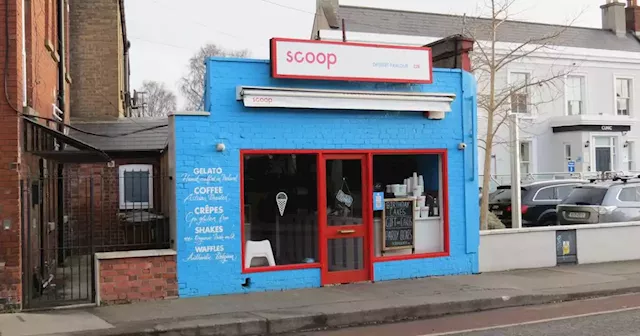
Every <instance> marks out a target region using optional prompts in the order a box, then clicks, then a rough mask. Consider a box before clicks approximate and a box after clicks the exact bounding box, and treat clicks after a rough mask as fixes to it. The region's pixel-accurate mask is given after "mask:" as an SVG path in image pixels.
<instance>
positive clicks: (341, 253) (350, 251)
mask: <svg viewBox="0 0 640 336" xmlns="http://www.w3.org/2000/svg"><path fill="white" fill-rule="evenodd" d="M362 244H363V238H362V237H350V238H336V239H329V240H328V242H327V252H328V254H329V255H328V257H329V258H328V260H329V272H337V271H354V270H360V269H363V268H364V253H362V252H363V247H364V246H363V245H362Z"/></svg>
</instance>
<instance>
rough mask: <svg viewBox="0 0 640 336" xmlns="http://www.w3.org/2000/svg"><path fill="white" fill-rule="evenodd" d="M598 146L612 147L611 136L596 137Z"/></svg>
mask: <svg viewBox="0 0 640 336" xmlns="http://www.w3.org/2000/svg"><path fill="white" fill-rule="evenodd" d="M595 139H596V141H595V143H596V147H610V146H611V138H609V137H596V138H595Z"/></svg>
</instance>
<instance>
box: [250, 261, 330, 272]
mask: <svg viewBox="0 0 640 336" xmlns="http://www.w3.org/2000/svg"><path fill="white" fill-rule="evenodd" d="M321 267H322V266H321V265H320V263H309V264H292V265H279V266H260V267H250V268H245V269H244V270H242V274H249V273H261V272H277V271H293V270H301V269H310V268H321Z"/></svg>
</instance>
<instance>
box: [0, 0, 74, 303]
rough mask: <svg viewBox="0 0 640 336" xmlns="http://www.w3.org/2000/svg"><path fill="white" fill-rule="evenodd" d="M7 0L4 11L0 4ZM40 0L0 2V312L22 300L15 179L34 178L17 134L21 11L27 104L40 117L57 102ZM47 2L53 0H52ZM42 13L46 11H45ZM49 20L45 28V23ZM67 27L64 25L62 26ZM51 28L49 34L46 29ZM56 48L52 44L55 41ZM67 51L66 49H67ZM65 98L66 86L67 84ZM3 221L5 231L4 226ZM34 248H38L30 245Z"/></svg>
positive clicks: (51, 21) (50, 36)
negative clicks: (1, 75)
mask: <svg viewBox="0 0 640 336" xmlns="http://www.w3.org/2000/svg"><path fill="white" fill-rule="evenodd" d="M6 1H8V2H9V13H7V12H6V11H5V3H6ZM45 3H46V2H45V1H33V0H32V1H28V2H27V4H30V5H29V6H28V7H27V8H22V0H0V22H2V24H0V60H1V61H0V65H1V66H2V68H3V69H4V64H5V57H7V56H8V60H9V62H8V77H7V93H8V94H7V95H8V97H5V94H4V87H3V85H4V80H2V83H1V85H0V86H2V87H1V90H0V92H1V94H0V195H2V197H0V312H1V311H3V310H6V309H17V308H20V304H21V302H22V300H21V299H22V290H23V288H22V279H21V272H22V263H21V259H22V255H21V239H22V240H23V241H26V239H25V237H21V231H20V229H21V224H20V223H21V217H22V216H21V213H20V209H21V206H20V195H19V194H20V179H21V178H24V177H26V176H29V175H31V176H34V175H35V176H37V175H38V166H37V164H36V163H37V160H35V159H33V158H32V157H31V156H29V155H26V154H24V153H21V152H20V141H21V140H22V137H21V135H20V132H21V123H20V119H19V113H21V112H22V106H23V83H24V81H23V76H22V73H23V64H22V47H23V46H22V38H23V34H22V15H23V13H24V14H25V36H24V37H25V40H26V41H25V45H26V56H27V62H26V63H27V64H26V72H27V103H28V105H29V106H30V107H32V108H33V109H34V110H35V111H36V112H37V113H38V114H39V115H40V116H43V117H51V114H52V104H53V103H55V102H56V94H57V79H58V77H57V75H58V62H57V61H56V60H55V59H54V58H53V57H52V53H51V52H50V51H48V50H47V49H46V46H45V44H46V40H47V39H49V40H50V41H52V42H55V41H57V36H56V35H57V31H56V29H55V27H56V25H55V20H56V11H55V7H52V8H51V9H50V10H49V11H45ZM52 3H55V1H53V2H52ZM45 13H47V14H48V15H45ZM6 18H8V20H7V21H8V23H9V36H10V38H9V41H8V42H9V44H8V48H7V44H6V42H7V41H6V40H5V32H4V29H5V25H4V22H5V19H6ZM47 24H49V26H47ZM67 28H68V27H67ZM49 32H50V33H49ZM54 48H55V50H57V48H58V47H57V45H55V44H54ZM67 50H68V48H67ZM66 89H67V90H66V92H67V94H66V97H65V98H66V99H65V100H66V101H67V102H68V101H69V95H68V92H69V85H67V88H66ZM5 224H7V225H8V226H9V228H8V229H5V228H4V226H5ZM31 248H34V249H37V247H34V246H31Z"/></svg>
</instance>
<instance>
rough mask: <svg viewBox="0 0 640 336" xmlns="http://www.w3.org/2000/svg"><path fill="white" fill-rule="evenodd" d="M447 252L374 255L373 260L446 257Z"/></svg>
mask: <svg viewBox="0 0 640 336" xmlns="http://www.w3.org/2000/svg"><path fill="white" fill-rule="evenodd" d="M449 255H450V254H449V252H430V253H419V254H405V255H396V256H388V257H384V256H382V257H375V258H373V262H374V263H375V262H385V261H401V260H412V259H429V258H442V257H448V256H449Z"/></svg>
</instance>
